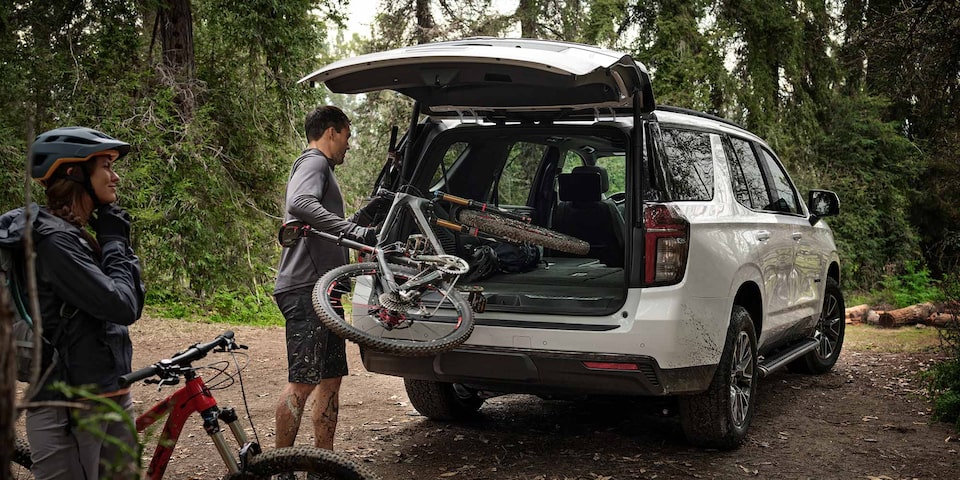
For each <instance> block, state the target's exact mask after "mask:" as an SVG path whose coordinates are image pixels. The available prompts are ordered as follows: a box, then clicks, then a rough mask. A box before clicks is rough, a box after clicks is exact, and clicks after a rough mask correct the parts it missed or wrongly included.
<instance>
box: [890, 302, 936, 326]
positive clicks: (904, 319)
mask: <svg viewBox="0 0 960 480" xmlns="http://www.w3.org/2000/svg"><path fill="white" fill-rule="evenodd" d="M936 309H937V307H935V306H934V305H933V304H932V303H920V304H917V305H911V306H909V307H904V308H898V309H896V310H890V311H887V312H883V313H882V314H881V315H880V326H881V327H884V328H896V327H902V326H904V325H916V324H918V323H923V322H925V321H926V320H927V317H929V316H930V314H931V313H933V312H935V311H936Z"/></svg>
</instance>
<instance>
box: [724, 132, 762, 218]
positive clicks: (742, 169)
mask: <svg viewBox="0 0 960 480" xmlns="http://www.w3.org/2000/svg"><path fill="white" fill-rule="evenodd" d="M730 143H731V144H732V145H733V152H734V154H733V155H732V156H731V158H730V173H731V175H732V176H733V193H734V194H735V195H736V196H737V200H738V201H739V202H740V203H741V204H743V205H746V206H748V207H750V208H754V209H757V210H760V209H762V208H764V207H766V206H767V204H769V203H770V195H768V194H767V184H766V182H765V181H764V180H763V170H762V169H761V168H760V162H759V161H758V160H757V156H756V155H755V154H754V153H753V148H751V146H750V142H747V141H746V140H743V139H740V138H731V139H730Z"/></svg>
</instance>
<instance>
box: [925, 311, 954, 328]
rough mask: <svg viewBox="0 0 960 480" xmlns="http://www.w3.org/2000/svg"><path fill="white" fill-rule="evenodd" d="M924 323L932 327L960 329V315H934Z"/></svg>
mask: <svg viewBox="0 0 960 480" xmlns="http://www.w3.org/2000/svg"><path fill="white" fill-rule="evenodd" d="M924 323H926V324H927V325H930V326H931V327H940V328H943V327H949V326H953V327H954V328H956V327H960V313H934V314H933V315H930V316H929V317H928V318H927V321H926V322H924Z"/></svg>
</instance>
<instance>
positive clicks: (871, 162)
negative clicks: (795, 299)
mask: <svg viewBox="0 0 960 480" xmlns="http://www.w3.org/2000/svg"><path fill="white" fill-rule="evenodd" d="M885 105H887V103H886V102H885V101H884V100H882V99H879V98H875V97H869V96H856V97H844V96H836V97H834V98H833V101H832V103H831V104H830V105H829V107H830V110H831V112H832V114H831V115H830V117H829V118H828V120H827V121H826V122H824V123H823V124H822V126H821V128H822V131H813V132H810V135H811V136H812V137H813V138H811V139H808V140H807V142H808V144H809V145H810V150H809V151H803V150H798V149H792V150H787V151H786V152H785V153H781V155H782V156H783V158H784V160H785V161H786V163H787V164H788V168H789V167H793V166H796V167H798V168H795V169H794V168H791V170H794V171H795V173H796V175H795V176H794V177H795V178H794V180H795V181H796V182H797V183H798V186H799V187H800V188H801V190H806V189H808V188H826V189H829V190H834V191H836V192H837V193H838V194H839V195H840V202H841V208H840V216H839V217H837V218H830V219H827V222H828V223H829V224H830V226H831V227H832V228H833V230H834V236H835V237H836V241H837V245H838V248H839V251H840V258H841V259H842V262H841V265H842V268H843V272H842V273H843V274H842V277H841V278H842V279H843V282H844V286H845V287H846V288H853V289H863V290H865V289H869V288H871V287H872V286H873V285H876V284H877V282H879V281H881V280H882V279H883V278H884V277H885V273H884V272H885V268H887V266H888V265H893V266H894V267H896V268H899V267H900V266H903V265H906V264H907V263H908V262H911V261H917V260H919V259H920V247H919V240H918V237H917V233H916V228H915V227H914V226H913V224H912V223H911V222H910V216H909V214H910V201H909V199H910V195H911V192H912V191H913V190H912V185H913V182H914V181H915V180H916V179H917V178H918V176H919V175H920V172H921V168H922V164H923V158H922V156H921V155H920V152H919V151H918V150H917V149H916V147H915V146H914V145H913V144H911V142H910V141H909V140H907V139H906V138H905V137H904V136H903V135H902V134H901V133H900V132H899V131H898V128H897V127H898V124H897V123H895V122H884V121H882V120H881V111H882V109H883V108H884V106H885Z"/></svg>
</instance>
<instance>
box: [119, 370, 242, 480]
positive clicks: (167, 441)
mask: <svg viewBox="0 0 960 480" xmlns="http://www.w3.org/2000/svg"><path fill="white" fill-rule="evenodd" d="M184 379H185V380H186V384H185V385H184V386H183V387H181V388H179V389H177V391H175V392H173V393H172V394H170V396H168V397H167V398H165V399H163V400H161V401H160V402H158V403H157V404H156V405H154V406H153V407H152V408H150V410H148V411H146V412H144V413H143V414H142V415H140V416H138V417H137V432H140V433H142V432H143V431H144V430H145V429H147V428H149V427H150V426H151V425H153V424H154V423H156V422H157V421H159V420H160V419H161V418H163V416H164V415H168V416H167V421H166V422H165V423H164V424H163V430H162V432H161V434H160V438H159V439H158V440H157V446H156V449H155V450H154V452H153V458H152V459H151V460H150V466H149V467H148V468H147V478H149V479H152V480H159V479H161V478H163V473H164V471H166V468H167V464H168V463H169V462H170V457H171V456H172V455H173V450H174V447H176V445H177V440H178V439H179V438H180V433H181V432H182V431H183V427H184V425H186V423H187V419H188V418H189V417H190V416H191V415H193V414H194V413H199V414H200V416H201V418H202V419H203V429H204V430H205V431H206V432H207V434H208V435H210V438H211V439H213V444H214V445H215V446H216V448H217V451H218V452H219V453H220V457H221V458H222V459H223V462H224V464H226V466H227V470H228V472H229V473H231V474H235V473H239V472H240V464H239V463H238V462H237V459H236V458H235V457H234V455H233V453H232V452H231V451H230V448H229V447H228V446H227V442H226V439H225V438H224V435H223V431H222V430H221V429H220V422H219V419H223V420H224V421H225V422H226V423H227V425H228V426H229V427H230V430H231V431H232V432H233V435H234V437H235V438H236V440H237V442H238V443H239V444H240V445H241V446H243V449H242V450H241V455H243V452H244V451H246V449H247V448H249V446H250V445H252V444H250V443H249V442H248V441H247V434H246V432H245V431H244V430H243V428H242V427H241V426H240V425H239V423H238V422H237V415H236V413H235V412H234V411H233V409H223V410H220V408H219V407H218V406H217V400H216V399H215V398H214V397H213V393H211V392H210V389H209V388H207V385H206V384H205V383H204V382H203V378H201V377H200V376H199V375H197V374H196V372H194V371H193V370H190V369H185V371H184Z"/></svg>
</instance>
